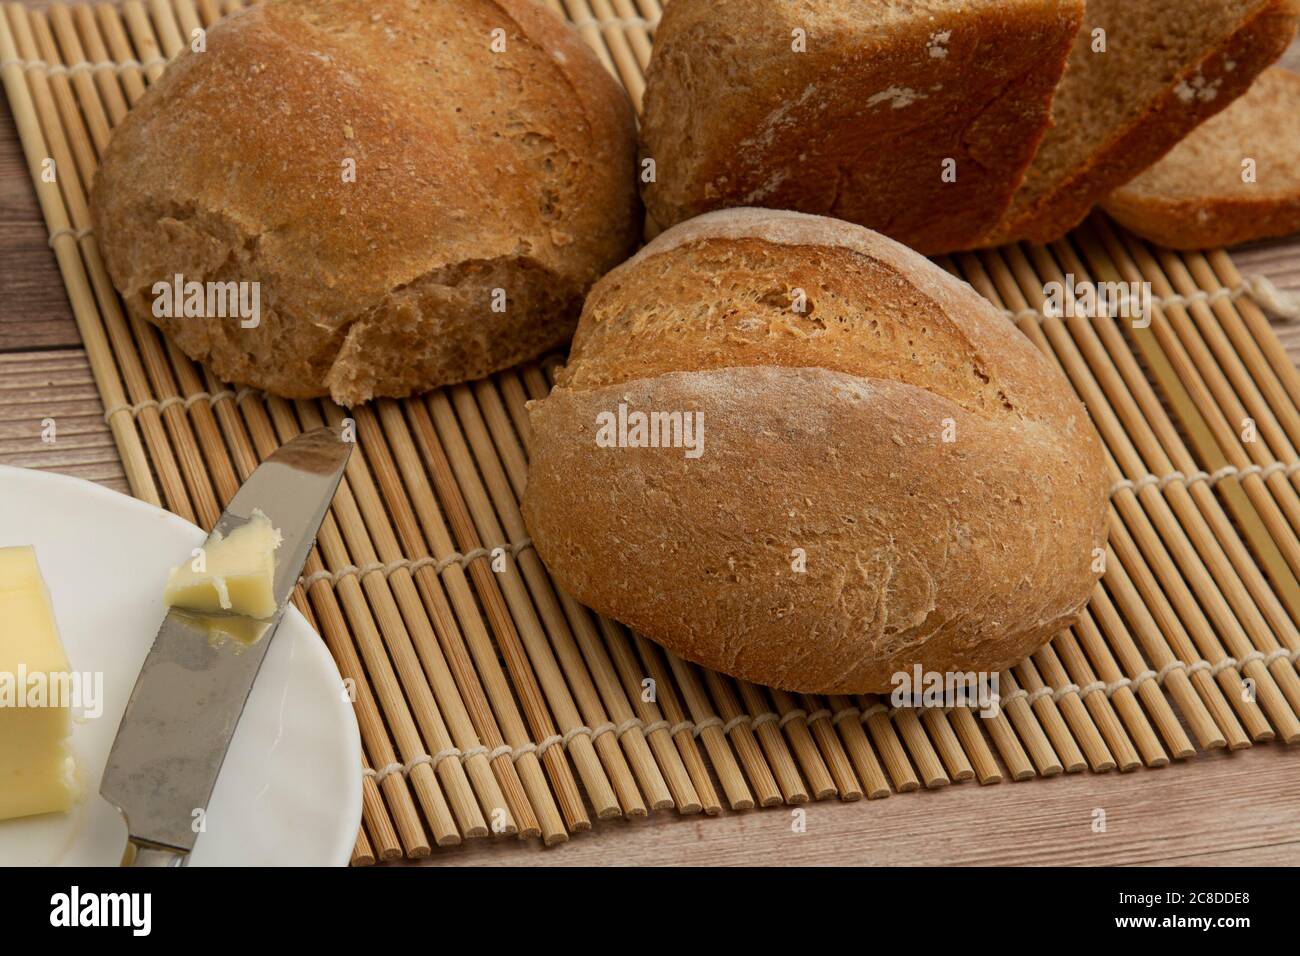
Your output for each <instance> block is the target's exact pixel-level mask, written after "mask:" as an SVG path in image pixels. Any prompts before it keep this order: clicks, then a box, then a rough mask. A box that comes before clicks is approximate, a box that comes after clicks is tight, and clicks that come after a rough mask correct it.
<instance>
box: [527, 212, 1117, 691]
mask: <svg viewBox="0 0 1300 956" xmlns="http://www.w3.org/2000/svg"><path fill="white" fill-rule="evenodd" d="M799 305H802V307H803V310H802V311H799V309H798V306H799ZM620 406H622V408H621V409H620ZM634 412H646V413H649V412H659V413H669V414H671V413H679V414H684V413H687V412H690V413H693V414H702V415H703V429H702V435H703V441H702V443H700V442H697V441H696V442H693V443H690V442H688V438H693V437H694V436H688V429H687V428H686V427H685V426H686V422H687V420H686V419H684V418H683V419H682V428H681V430H680V434H678V433H674V432H673V431H671V430H668V431H667V432H666V433H665V432H664V431H663V430H658V431H656V432H655V434H656V435H658V436H659V439H660V440H659V442H658V443H659V444H660V446H661V447H633V445H634V444H636V443H637V442H638V441H639V442H641V443H642V444H644V443H645V442H646V441H647V440H648V433H636V432H635V431H634V427H633V419H634V416H633V413H634ZM611 416H612V417H613V419H614V420H618V419H620V418H622V419H624V420H626V422H627V423H628V426H627V428H626V433H625V436H624V437H620V438H619V439H618V440H617V441H615V442H614V445H615V447H602V444H603V445H605V446H608V445H610V444H611V442H610V440H609V439H610V437H611V431H610V429H609V427H608V426H609V424H610V422H611ZM530 424H531V432H532V440H531V444H530V457H531V461H530V469H529V476H528V487H527V491H526V494H525V499H524V517H525V520H526V521H527V524H528V528H529V531H530V533H531V535H532V538H533V540H534V542H535V544H536V547H537V550H538V552H539V554H540V555H541V557H542V559H543V560H544V561H545V562H546V564H547V566H548V567H549V568H550V570H551V573H552V574H553V575H554V576H555V578H556V579H557V581H558V582H559V583H560V584H561V585H562V586H563V587H564V588H566V589H567V590H568V591H569V592H570V593H571V594H573V595H574V596H575V597H577V598H578V599H579V600H581V601H583V602H584V603H586V604H588V605H590V606H591V607H593V608H595V609H596V610H598V611H600V612H602V613H604V614H606V615H608V616H610V617H613V618H615V619H617V620H619V621H622V622H624V623H625V624H627V625H629V626H631V627H633V628H634V629H636V630H638V631H640V632H642V633H644V634H646V635H647V636H649V637H651V638H653V639H655V640H657V641H659V642H660V643H662V644H664V645H665V646H666V647H668V648H669V649H671V650H672V651H674V652H676V653H678V654H680V655H682V656H683V657H685V658H687V659H689V660H692V661H697V662H699V663H701V664H705V665H707V666H709V667H713V668H716V669H719V670H722V671H725V672H726V673H729V674H734V675H737V676H739V677H743V678H747V679H749V680H753V681H757V682H761V683H765V684H770V685H774V686H776V687H781V688H786V689H790V690H796V691H805V692H824V693H852V692H864V691H882V690H888V689H890V687H891V675H893V674H894V673H896V672H899V671H908V670H910V669H911V668H912V667H913V665H915V664H920V665H921V666H922V667H923V668H924V669H926V670H928V671H962V672H966V671H971V670H977V671H996V670H997V669H999V668H1003V667H1006V666H1008V665H1010V664H1012V663H1014V662H1016V661H1018V660H1020V659H1022V658H1023V657H1025V656H1026V655H1027V654H1029V653H1030V652H1031V651H1033V650H1034V649H1035V648H1037V647H1038V646H1039V645H1041V644H1042V643H1043V642H1044V641H1046V640H1047V639H1048V638H1050V637H1051V636H1052V635H1054V634H1055V633H1056V632H1058V631H1060V630H1061V629H1062V628H1064V627H1066V626H1067V625H1069V624H1070V623H1071V622H1072V621H1073V620H1074V619H1075V617H1076V615H1077V614H1078V613H1079V612H1080V610H1081V609H1082V607H1083V606H1084V604H1085V602H1086V601H1087V599H1088V596H1089V594H1090V593H1091V591H1092V589H1093V587H1094V585H1095V583H1096V581H1097V577H1098V574H1097V571H1096V567H1097V565H1098V561H1097V556H1098V554H1099V553H1100V552H1098V551H1097V550H1096V549H1098V548H1104V546H1105V538H1106V491H1107V488H1106V481H1105V471H1104V462H1103V458H1102V449H1101V445H1100V442H1099V440H1098V438H1097V436H1096V433H1095V432H1094V431H1093V428H1092V425H1091V424H1090V422H1089V421H1088V416H1087V414H1086V413H1085V411H1084V409H1083V406H1082V405H1080V403H1079V402H1078V400H1077V399H1076V398H1075V397H1074V395H1073V393H1072V392H1071V390H1070V387H1069V385H1068V384H1067V383H1066V381H1065V379H1064V378H1063V377H1062V376H1061V374H1060V373H1059V372H1058V371H1057V370H1056V369H1055V368H1054V367H1053V366H1052V364H1051V363H1050V362H1049V360H1048V359H1047V358H1045V357H1044V356H1043V355H1042V354H1041V353H1040V352H1038V351H1037V350H1036V349H1035V348H1034V347H1033V345H1032V344H1031V343H1030V342H1029V341H1028V340H1027V339H1026V338H1025V337H1024V336H1023V335H1021V333H1020V332H1019V331H1018V330H1017V329H1016V328H1015V326H1014V325H1013V324H1012V323H1011V322H1010V321H1009V320H1008V319H1007V318H1005V317H1004V316H1003V315H1002V314H1001V313H999V312H998V311H997V310H996V309H994V308H993V307H992V306H991V305H990V304H989V303H988V302H987V301H986V300H984V299H983V298H981V297H980V296H979V295H978V294H977V293H976V292H975V291H974V290H973V289H971V288H970V287H969V286H967V285H966V284H965V283H962V282H960V281H958V280H956V279H954V278H952V277H951V276H949V275H948V274H947V273H945V272H944V271H943V270H941V269H939V268H938V267H937V266H935V265H933V264H932V263H930V262H929V261H928V260H926V259H924V258H922V257H921V256H919V255H917V254H916V253H914V252H912V251H911V250H909V249H906V248H905V247H903V246H901V245H899V244H898V243H895V242H893V241H891V240H889V239H886V238H885V237H883V236H880V235H878V234H876V233H873V232H870V231H868V230H866V229H863V228H860V227H857V226H854V225H851V224H848V223H845V222H841V221H838V220H833V219H824V218H820V217H816V216H808V215H802V214H799V213H790V212H774V211H770V210H762V209H735V210H725V211H721V212H716V213H710V214H708V215H704V216H700V217H699V218H697V219H694V220H692V221H690V222H687V223H685V224H683V225H681V226H678V227H676V228H674V229H670V230H668V231H667V232H665V233H663V234H662V235H660V236H659V237H658V238H657V239H655V240H654V241H653V242H651V243H650V244H649V245H647V246H646V247H645V248H644V249H643V250H641V252H640V253H638V254H637V255H636V256H635V257H634V258H632V259H631V260H629V261H628V262H627V263H625V264H624V265H622V266H620V267H619V268H617V269H615V270H613V271H612V272H610V273H609V274H608V275H607V276H605V278H603V279H602V280H601V281H600V282H598V283H597V284H596V285H595V287H594V288H593V289H592V291H591V293H590V295H589V296H588V298H587V303H586V307H585V308H584V310H583V314H582V319H581V320H580V322H579V326H578V332H577V337H576V338H575V340H574V346H573V352H572V355H571V357H570V360H569V363H568V365H567V367H566V368H564V369H563V371H562V372H561V374H560V375H559V377H558V380H557V383H556V387H555V389H554V390H553V391H552V392H551V394H550V395H549V396H548V397H547V398H546V399H544V400H542V401H540V402H534V403H531V404H530ZM660 424H661V425H662V420H661V422H660ZM692 424H693V426H694V427H696V428H698V425H699V420H698V419H695V420H693V423H692ZM615 431H617V432H618V433H619V435H620V436H622V435H623V426H622V425H621V424H620V425H618V426H617V428H616V429H615ZM602 434H603V437H604V441H603V442H602V443H601V444H598V439H599V438H600V437H601V436H602ZM665 435H666V439H667V441H666V442H665V440H664V439H665ZM677 438H679V439H680V441H678V442H677V444H679V445H680V446H682V447H663V445H664V444H665V443H666V444H668V445H670V446H671V445H673V444H674V439H677ZM949 439H951V440H949ZM688 445H689V447H688ZM697 447H698V450H699V454H696V452H695V451H694V450H693V449H696V448H697ZM801 564H802V565H803V570H802V571H800V570H799V567H800V565H801Z"/></svg>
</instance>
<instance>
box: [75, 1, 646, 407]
mask: <svg viewBox="0 0 1300 956" xmlns="http://www.w3.org/2000/svg"><path fill="white" fill-rule="evenodd" d="M494 29H500V30H502V31H504V37H505V42H506V47H505V51H504V52H493V51H492V49H491V47H490V43H491V40H492V31H493V30H494ZM345 161H352V162H354V163H355V173H356V175H355V181H347V179H346V178H345V175H344V163H345ZM634 168H635V130H634V119H633V115H632V111H631V106H630V104H629V103H628V101H627V97H626V94H625V93H624V92H623V90H622V88H621V87H619V86H618V84H617V83H616V82H615V81H614V79H613V78H612V77H611V76H610V75H609V74H608V72H607V71H606V70H605V69H604V68H603V67H602V66H601V65H600V63H599V61H598V60H597V59H596V57H595V56H594V54H593V53H592V52H591V51H590V49H589V48H588V47H587V46H586V44H585V43H584V42H583V41H582V40H581V38H579V37H578V36H577V35H576V33H574V31H572V30H571V29H570V28H568V27H567V26H565V25H564V24H563V23H562V21H560V20H559V18H557V17H555V16H554V15H553V14H551V13H550V12H548V11H545V10H542V9H540V8H539V7H538V6H537V5H535V4H533V3H531V2H528V0H455V2H452V0H438V2H434V3H424V4H419V3H417V4H410V3H407V2H404V0H379V2H364V3H363V2H361V0H334V2H326V3H314V4H307V3H304V2H301V0H271V2H267V3H260V4H258V5H257V6H255V7H251V8H249V9H246V10H244V11H242V12H240V13H238V14H235V15H232V16H230V17H228V18H226V19H225V20H223V21H222V22H221V23H219V24H218V25H217V26H216V27H214V28H213V29H212V30H211V31H210V32H209V34H208V37H207V51H206V52H204V53H198V54H195V53H189V52H187V53H185V54H183V55H182V56H181V57H180V58H178V59H177V61H176V62H174V63H173V64H172V65H171V66H170V67H169V68H168V70H167V72H166V73H165V74H164V76H163V77H162V78H161V79H160V80H159V82H158V83H156V84H155V85H154V87H153V88H151V89H150V90H149V92H148V94H147V95H146V96H145V97H144V98H143V99H142V100H141V101H140V103H139V104H137V106H136V108H135V109H134V110H133V111H132V112H131V114H130V115H129V116H128V117H127V119H126V120H125V121H124V122H123V124H122V125H121V126H120V127H119V129H118V130H117V131H116V133H115V135H114V137H113V140H112V142H111V143H110V146H109V149H108V152H107V155H106V156H105V159H104V162H103V164H102V166H101V168H100V171H99V174H98V175H97V177H96V181H95V187H94V194H93V214H94V221H95V228H96V231H97V235H98V237H99V245H100V248H101V250H102V251H103V253H104V256H105V260H106V263H107V265H108V267H109V271H110V274H111V275H112V277H113V279H114V282H115V284H116V285H117V286H118V288H119V290H120V291H121V292H122V295H123V299H124V300H125V301H126V303H127V305H128V307H129V308H130V309H131V310H132V311H133V312H135V313H136V314H138V315H142V316H144V317H146V318H151V315H150V304H151V301H152V298H153V296H152V292H151V289H152V286H153V283H154V282H156V281H158V280H160V279H170V278H171V277H172V276H173V275H174V274H176V273H180V274H182V275H184V277H185V278H186V279H187V280H197V281H200V282H204V281H208V280H240V281H257V282H260V284H261V287H260V289H261V305H262V324H261V326H260V327H259V328H256V329H241V328H240V327H239V324H238V322H231V321H229V320H220V319H192V318H191V319H172V320H167V319H163V320H160V321H159V324H160V325H162V327H163V328H164V329H165V330H166V331H167V332H168V333H169V334H170V335H171V336H172V337H173V338H174V339H175V340H176V342H177V343H178V344H179V345H180V347H181V348H182V349H184V350H185V351H186V352H187V353H188V354H190V355H191V356H193V357H195V358H199V359H201V360H204V361H207V362H209V363H210V364H211V365H212V366H213V368H214V370H215V371H216V372H217V373H218V374H219V375H221V376H222V377H223V378H226V379H229V380H233V381H237V382H242V383H248V384H252V385H256V386H259V387H263V388H266V389H268V390H270V391H272V392H276V393H278V394H284V395H290V396H314V395H321V394H325V393H326V392H327V391H328V392H331V393H332V394H333V396H334V397H335V398H336V399H337V400H339V401H341V402H344V403H353V402H357V401H364V400H366V399H368V398H370V397H371V396H373V395H402V394H407V393H409V392H412V391H416V390H421V389H426V388H429V387H432V386H434V385H438V384H443V383H447V382H451V381H458V380H462V379H465V378H471V377H476V376H480V375H483V374H486V373H488V372H490V371H492V370H494V369H497V368H501V367H504V366H508V365H510V364H513V363H515V362H517V361H520V360H522V359H524V358H527V357H529V356H532V355H536V354H537V353H539V352H541V351H544V350H545V349H547V348H551V347H554V346H555V345H558V344H561V343H562V342H563V341H564V340H565V338H566V337H567V336H568V335H569V334H570V332H571V331H572V328H573V322H574V317H575V313H576V311H577V308H578V306H579V304H580V302H581V297H582V294H583V293H584V291H585V290H586V288H587V287H588V286H589V285H590V284H591V283H592V282H593V281H594V280H595V279H596V278H597V277H598V276H599V275H600V274H602V273H603V272H604V271H605V270H606V269H608V268H609V267H610V266H612V265H614V264H615V263H617V262H618V261H621V259H622V258H623V257H624V256H626V254H627V253H628V252H630V251H631V248H632V247H633V245H634V243H635V237H636V235H637V234H638V232H639V221H638V220H639V204H638V201H637V198H636V187H635V179H634V176H635V171H634ZM497 288H503V289H504V290H505V295H506V308H505V311H504V312H502V311H496V310H494V309H493V308H492V305H493V298H492V296H493V290H494V289H497ZM498 302H499V300H498Z"/></svg>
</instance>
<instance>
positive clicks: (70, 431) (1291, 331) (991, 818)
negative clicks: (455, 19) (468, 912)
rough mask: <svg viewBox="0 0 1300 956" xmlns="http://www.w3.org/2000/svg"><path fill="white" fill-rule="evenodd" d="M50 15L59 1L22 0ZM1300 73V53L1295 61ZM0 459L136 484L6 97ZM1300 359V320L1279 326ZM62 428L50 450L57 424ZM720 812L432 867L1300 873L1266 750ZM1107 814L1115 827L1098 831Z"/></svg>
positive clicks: (509, 848)
mask: <svg viewBox="0 0 1300 956" xmlns="http://www.w3.org/2000/svg"><path fill="white" fill-rule="evenodd" d="M24 2H25V3H26V4H27V5H28V6H33V7H45V6H49V3H48V2H45V0H35V2H33V0H24ZM1284 62H1285V63H1286V65H1288V66H1290V67H1291V68H1293V69H1297V70H1300V45H1296V46H1293V47H1292V49H1291V50H1290V51H1289V52H1288V55H1287V57H1286V59H1285V61H1284ZM0 112H2V113H3V116H0V464H6V465H17V466H21V467H30V468H44V469H49V470H53V471H58V472H62V473H65V474H71V475H76V476H78V477H82V478H87V479H89V480H92V481H97V482H100V483H102V484H104V485H106V486H108V487H110V488H113V489H115V490H118V491H121V492H124V493H126V492H128V487H127V483H126V480H125V477H124V475H123V472H122V468H121V464H120V462H119V461H118V457H117V453H116V450H115V448H114V446H113V442H112V439H111V437H110V435H109V431H108V429H107V427H106V426H105V425H104V422H103V417H102V416H103V408H102V405H101V403H100V400H99V397H98V393H97V392H96V390H95V385H94V381H93V379H92V377H91V374H90V369H89V367H88V365H87V362H86V359H85V355H84V353H83V352H82V351H81V349H80V347H79V346H80V338H79V336H78V333H77V327H76V323H75V321H74V320H73V317H72V312H71V309H70V308H69V306H68V300H67V297H66V295H65V293H64V290H63V283H62V279H61V277H60V275H59V271H58V268H57V266H56V265H55V260H54V256H53V254H52V253H51V251H50V249H49V247H48V245H47V243H46V229H45V225H44V223H43V222H42V221H41V216H40V210H39V208H38V206H37V204H36V201H35V197H34V194H33V192H32V188H31V184H30V182H29V180H28V175H27V170H26V166H25V163H24V162H23V158H22V152H21V149H20V147H19V144H18V141H17V135H16V132H15V129H14V124H13V118H12V116H11V115H10V113H9V109H8V104H7V102H6V101H5V100H4V98H3V97H0ZM1233 258H1234V259H1235V260H1236V262H1237V264H1238V266H1239V268H1240V269H1241V271H1242V272H1243V273H1245V274H1250V273H1259V274H1264V275H1267V276H1269V277H1270V278H1271V279H1272V280H1273V281H1274V282H1275V284H1277V285H1278V286H1279V287H1281V288H1286V289H1291V290H1300V237H1292V238H1291V239H1290V240H1282V241H1273V242H1265V243H1259V244H1255V245H1253V246H1251V247H1247V248H1243V249H1240V250H1235V251H1234V253H1233ZM1278 333H1279V336H1280V337H1281V339H1282V341H1283V342H1284V343H1285V345H1286V347H1287V350H1288V353H1289V354H1290V355H1291V357H1292V359H1293V360H1295V359H1300V326H1287V327H1280V328H1279V329H1278ZM51 422H52V423H53V441H50V440H48V439H49V438H50V428H49V424H50V423H51ZM799 810H801V811H802V812H803V814H804V820H805V822H806V832H803V833H796V832H794V830H793V828H792V823H793V822H794V820H795V817H794V816H793V815H792V809H791V808H789V807H781V808H776V809H771V810H765V811H756V812H751V813H744V814H731V813H728V814H724V815H722V816H721V817H718V818H703V817H694V818H683V817H678V816H677V815H675V814H671V813H657V814H655V815H653V816H652V817H650V818H649V819H646V820H641V821H621V820H620V821H613V822H610V821H605V822H599V823H597V824H596V827H595V830H594V831H593V832H591V833H587V834H579V835H578V836H576V837H575V838H574V839H572V840H571V841H570V842H569V843H568V844H566V845H563V846H560V847H557V848H554V849H550V850H543V849H541V848H540V847H538V846H536V845H532V844H521V843H520V842H518V841H514V840H501V841H493V842H484V841H475V842H474V843H472V844H470V845H467V846H463V847H459V848H454V849H450V850H439V851H437V852H436V853H435V855H434V856H433V857H431V858H429V859H428V860H425V861H423V863H424V864H425V865H449V866H455V865H577V864H587V865H592V864H595V865H602V864H616V865H661V864H696V865H702V864H773V865H799V864H854V865H856V864H888V865H916V864H944V865H969V864H1050V863H1055V864H1118V865H1133V866H1142V865H1152V864H1190V865H1227V866H1264V865H1291V866H1295V865H1300V760H1297V759H1296V754H1295V753H1294V751H1293V750H1288V749H1287V748H1285V747H1282V746H1278V745H1268V744H1266V745H1260V746H1256V747H1254V748H1253V749H1251V750H1248V751H1245V752H1241V753H1234V754H1227V753H1222V752H1220V753H1214V754H1207V755H1202V756H1199V757H1196V758H1193V759H1192V760H1190V761H1187V762H1184V763H1181V764H1177V765H1173V766H1170V767H1167V768H1164V769H1161V770H1144V771H1142V772H1139V773H1132V774H1124V775H1121V774H1118V773H1109V774H1092V773H1084V774H1079V775H1076V776H1072V777H1070V778H1061V777H1057V778H1053V779H1047V780H1034V781H1031V782H1026V783H1014V784H1012V783H1004V784H1000V785H997V786H992V787H983V788H982V787H979V786H977V785H975V784H973V783H966V784H962V785H958V786H952V787H945V788H942V789H940V790H936V791H930V792H924V793H920V794H903V795H895V796H892V797H890V798H888V799H885V800H877V801H869V802H868V801H864V802H857V803H839V802H836V801H828V802H826V803H819V804H812V805H807V806H804V807H802V808H799ZM1098 811H1104V813H1105V821H1106V828H1105V832H1102V833H1098V832H1094V820H1095V819H1096V815H1097V812H1098Z"/></svg>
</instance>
